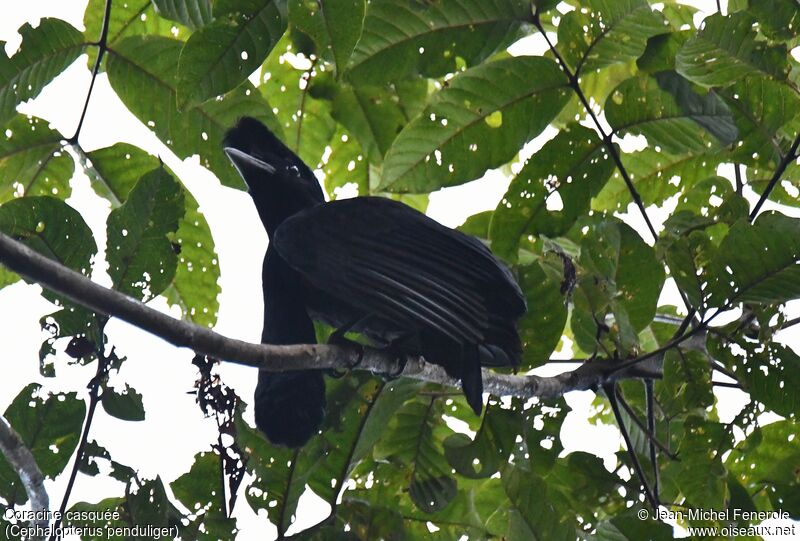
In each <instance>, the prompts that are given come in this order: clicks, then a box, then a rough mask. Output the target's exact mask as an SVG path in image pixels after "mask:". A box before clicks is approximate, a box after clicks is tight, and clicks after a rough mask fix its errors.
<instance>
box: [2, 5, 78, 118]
mask: <svg viewBox="0 0 800 541" xmlns="http://www.w3.org/2000/svg"><path fill="white" fill-rule="evenodd" d="M19 33H20V34H21V35H22V44H21V45H20V47H19V50H17V52H16V53H14V55H13V56H12V57H10V58H9V57H8V55H7V54H6V52H5V47H3V45H5V43H3V42H0V124H5V123H6V122H7V121H8V120H10V119H11V118H13V117H14V113H15V112H16V109H17V105H19V104H20V103H22V102H23V101H26V100H29V99H31V98H35V97H36V96H38V95H39V92H41V91H42V89H43V88H44V87H45V86H47V85H48V84H49V83H50V81H52V80H53V79H55V77H56V76H57V75H58V74H59V73H61V72H62V71H64V70H65V69H66V68H67V66H69V65H70V64H72V63H73V62H74V61H75V59H76V58H78V57H79V56H80V55H81V53H82V52H83V50H84V48H85V47H86V40H84V38H83V35H82V34H81V33H80V32H79V31H78V30H76V29H75V27H73V26H72V25H71V24H69V23H68V22H66V21H62V20H61V19H42V20H41V22H40V23H39V26H38V27H36V28H33V27H32V26H31V25H30V24H27V23H26V24H25V25H24V26H23V27H22V28H20V29H19Z"/></svg>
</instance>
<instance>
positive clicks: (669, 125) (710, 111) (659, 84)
mask: <svg viewBox="0 0 800 541" xmlns="http://www.w3.org/2000/svg"><path fill="white" fill-rule="evenodd" d="M605 112H606V118H607V119H608V123H609V124H611V127H612V128H614V131H615V132H617V133H619V134H626V133H632V134H635V135H644V136H645V137H647V141H648V143H649V144H650V146H651V147H656V146H659V147H661V148H663V150H665V151H667V152H668V153H671V154H684V153H687V152H691V153H694V154H700V153H704V152H708V151H709V150H714V149H717V148H719V147H721V146H724V145H728V144H730V143H732V142H733V141H734V140H735V139H736V137H737V130H736V125H735V124H734V122H733V118H732V116H731V112H730V110H729V109H728V107H727V106H726V105H725V102H724V101H722V99H720V98H719V97H718V96H716V95H715V94H707V95H705V96H701V95H699V94H697V93H696V92H694V91H693V90H692V88H691V86H690V85H689V84H688V82H687V81H686V80H684V79H682V78H681V77H680V76H678V75H676V74H675V73H674V72H661V73H659V74H657V75H656V76H655V77H646V76H645V77H641V76H640V77H633V78H631V79H628V80H627V81H625V82H623V83H622V84H620V85H619V86H618V87H617V88H616V89H615V90H614V92H612V94H611V96H610V97H609V99H608V100H607V101H606V107H605ZM698 128H702V129H698Z"/></svg>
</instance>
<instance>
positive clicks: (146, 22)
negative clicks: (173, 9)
mask: <svg viewBox="0 0 800 541" xmlns="http://www.w3.org/2000/svg"><path fill="white" fill-rule="evenodd" d="M105 3H106V0H89V3H88V4H87V5H86V11H85V12H84V14H83V26H84V27H86V30H85V31H84V32H83V35H84V36H85V38H86V40H87V41H89V42H96V41H97V40H98V39H100V34H101V33H102V29H103V19H104V15H105ZM146 34H151V35H154V36H166V37H172V38H181V39H184V38H185V37H186V36H187V35H188V34H189V29H187V28H186V27H185V26H183V25H182V24H179V23H174V22H172V21H169V20H167V19H165V18H163V17H160V16H159V15H158V12H157V11H156V8H155V6H154V5H153V2H152V1H151V0H127V1H126V2H124V3H122V4H120V3H119V2H117V3H116V4H114V6H113V9H112V10H111V13H110V17H109V21H108V36H107V37H106V40H107V43H108V45H109V46H111V47H113V46H114V45H116V43H117V42H118V41H119V40H121V39H122V38H124V37H127V36H136V35H146ZM87 52H88V67H89V69H92V68H93V67H94V62H95V60H96V59H97V47H89V48H88V50H87Z"/></svg>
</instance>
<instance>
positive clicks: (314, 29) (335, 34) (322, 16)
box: [289, 0, 366, 73]
mask: <svg viewBox="0 0 800 541" xmlns="http://www.w3.org/2000/svg"><path fill="white" fill-rule="evenodd" d="M365 10H366V2H365V1H364V0H327V1H326V2H307V1H304V0H290V2H289V22H290V23H291V24H293V25H294V27H295V28H297V29H299V30H300V31H302V32H304V33H305V34H307V35H308V36H309V37H310V38H311V39H312V40H313V41H314V43H315V44H316V46H317V56H323V57H325V58H329V59H331V60H332V61H333V65H334V67H335V68H336V72H337V73H342V72H344V70H345V67H346V66H347V61H348V60H349V59H350V55H352V54H353V49H354V48H355V46H356V43H358V38H360V37H361V28H362V27H363V25H364V12H365Z"/></svg>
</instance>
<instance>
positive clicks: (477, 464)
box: [444, 404, 524, 479]
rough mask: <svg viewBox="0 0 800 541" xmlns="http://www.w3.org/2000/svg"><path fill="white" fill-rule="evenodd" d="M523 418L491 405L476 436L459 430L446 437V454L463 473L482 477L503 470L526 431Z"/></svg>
mask: <svg viewBox="0 0 800 541" xmlns="http://www.w3.org/2000/svg"><path fill="white" fill-rule="evenodd" d="M523 420H524V419H523V417H522V416H521V415H520V414H519V413H517V412H514V411H511V410H507V409H503V408H501V407H500V406H499V405H498V404H494V405H492V404H490V405H489V406H487V408H486V413H485V414H484V416H483V421H482V423H481V427H480V429H479V430H478V432H477V434H475V438H474V439H471V438H470V437H469V436H467V435H465V434H461V433H456V434H453V435H451V436H449V437H448V438H447V439H446V440H444V456H445V458H447V461H448V462H449V463H450V465H451V466H452V467H453V469H455V470H456V472H458V473H459V474H460V475H463V476H464V477H467V478H470V479H483V478H486V477H489V476H491V475H494V474H495V473H497V472H498V471H500V469H501V467H502V466H503V464H505V462H506V458H507V457H508V456H509V455H510V454H511V447H512V446H513V444H514V440H515V439H516V437H517V436H518V435H519V434H521V433H522V432H523Z"/></svg>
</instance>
